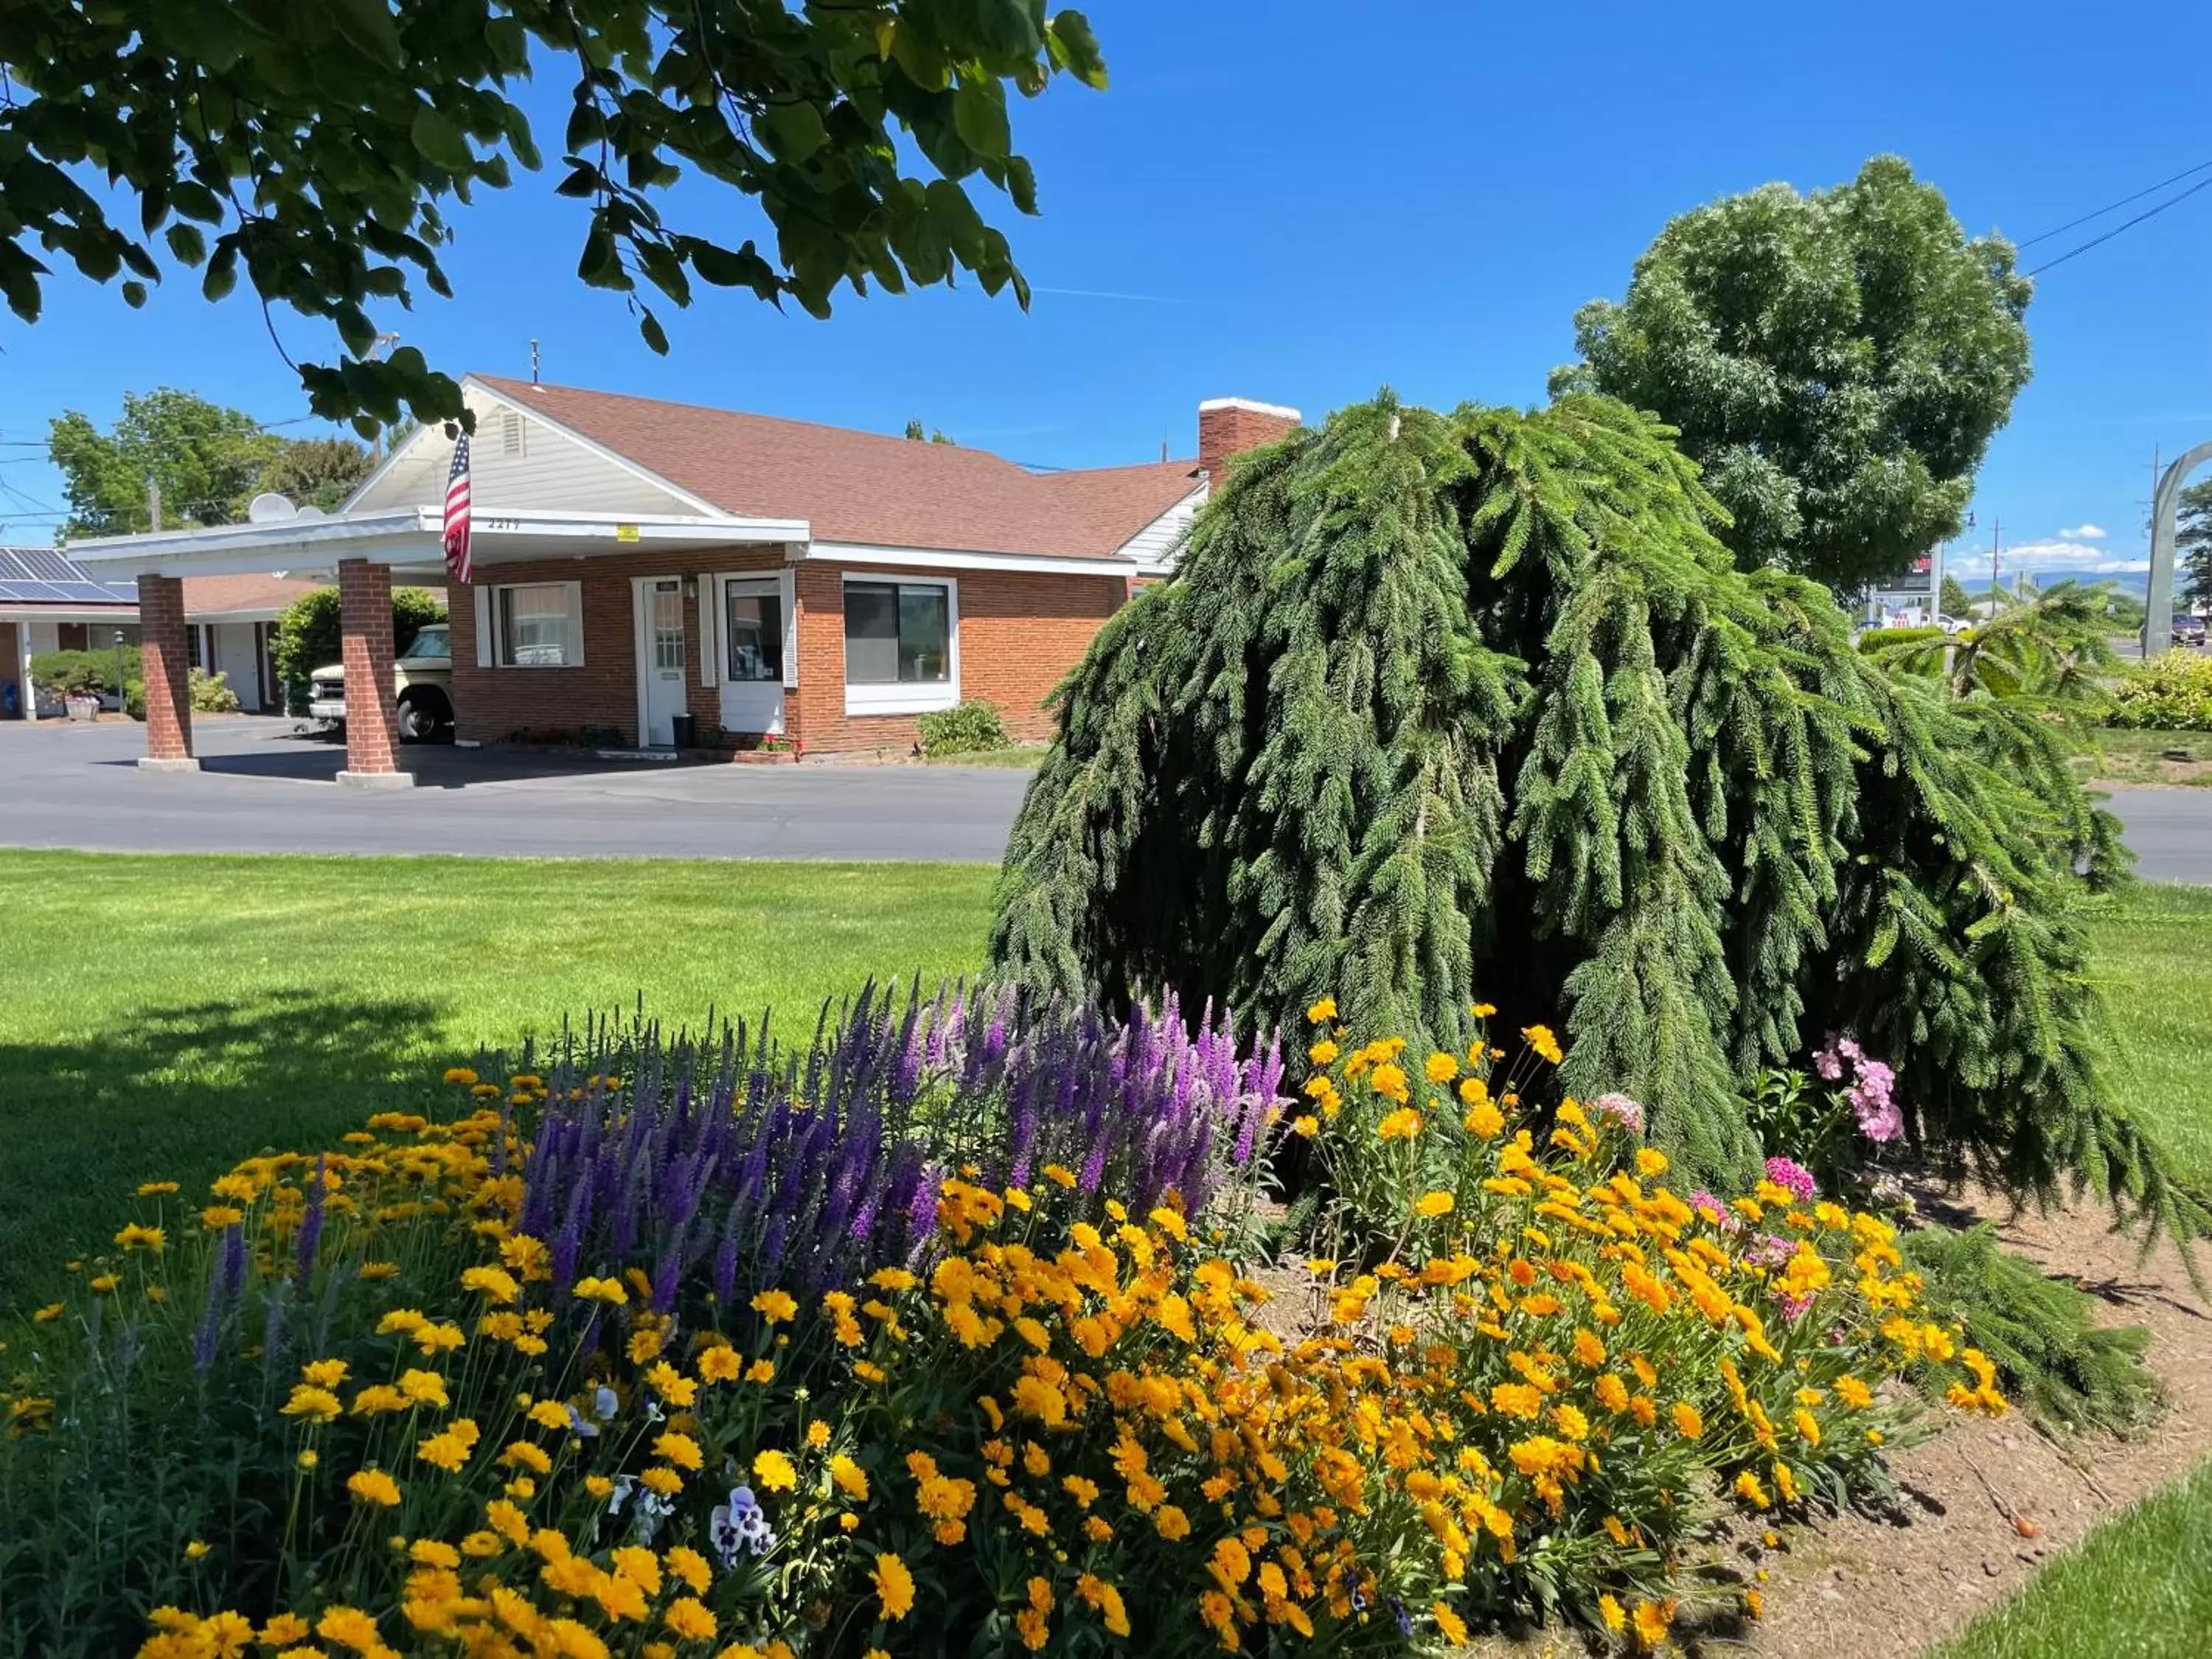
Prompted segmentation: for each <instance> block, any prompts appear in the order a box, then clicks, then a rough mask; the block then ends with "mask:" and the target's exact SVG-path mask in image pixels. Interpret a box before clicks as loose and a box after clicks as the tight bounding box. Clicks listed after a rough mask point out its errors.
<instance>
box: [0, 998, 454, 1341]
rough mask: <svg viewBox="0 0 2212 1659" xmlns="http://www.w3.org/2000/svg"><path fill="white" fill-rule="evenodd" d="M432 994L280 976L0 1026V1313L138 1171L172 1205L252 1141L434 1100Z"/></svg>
mask: <svg viewBox="0 0 2212 1659" xmlns="http://www.w3.org/2000/svg"><path fill="white" fill-rule="evenodd" d="M438 1013H439V1010H438V1009H437V1007H436V1006H435V1004H432V1003H430V1002H428V1001H425V1000H399V999H367V998H361V997H352V996H348V995H346V994H344V993H343V992H342V991H330V992H324V991H318V990H312V989H307V988H291V989H283V990H277V991H272V992H266V993H260V994H256V995H255V996H254V997H252V999H251V1000H243V1001H236V1000H221V999H210V1000H207V1001H204V1002H199V1003H195V1004H191V1005H181V1006H169V1007H161V1008H151V1009H147V1010H145V1011H143V1012H140V1013H138V1014H137V1015H136V1016H134V1017H132V1018H130V1019H129V1020H128V1021H127V1022H126V1023H121V1024H118V1025H117V1026H116V1027H115V1029H113V1030H106V1031H102V1032H100V1034H98V1035H97V1036H83V1037H79V1038H76V1039H74V1040H64V1041H49V1042H16V1041H13V1040H11V1039H9V1037H8V1036H7V1035H6V1034H5V1032H4V1031H0V1320H4V1318H5V1316H6V1315H8V1314H9V1313H21V1310H22V1307H23V1305H24V1304H25V1303H26V1302H27V1301H30V1300H43V1299H44V1298H45V1297H46V1295H49V1294H51V1293H52V1287H53V1286H54V1285H55V1284H56V1283H57V1282H58V1279H60V1277H61V1274H62V1272H63V1267H64V1263H65V1262H66V1261H70V1260H71V1259H73V1258H76V1257H79V1256H82V1255H90V1254H93V1253H94V1252H96V1251H98V1250H100V1249H102V1248H104V1247H106V1245H107V1243H108V1241H109V1240H111V1239H112V1237H114V1234H115V1231H116V1229H117V1228H118V1226H120V1225H122V1223H123V1222H124V1221H125V1220H126V1219H129V1218H131V1216H132V1214H133V1213H134V1212H135V1211H137V1210H142V1209H143V1208H144V1207H145V1206H143V1204H140V1205H134V1203H133V1201H132V1196H131V1195H132V1194H133V1192H134V1191H135V1190H136V1188H137V1186H138V1184H139V1183H140V1182H145V1181H175V1182H179V1183H181V1185H182V1189H183V1190H182V1192H181V1194H179V1196H178V1197H177V1198H174V1199H170V1200H166V1204H167V1213H168V1215H169V1216H170V1217H171V1218H179V1217H182V1216H185V1215H189V1214H190V1213H191V1211H192V1210H193V1209H196V1208H197V1206H198V1203H199V1202H200V1201H201V1200H202V1198H203V1196H204V1194H205V1193H206V1191H207V1183H208V1182H210V1181H211V1180H212V1179H214V1177H215V1176H218V1175H220V1174H221V1173H222V1171H223V1170H227V1169H228V1168H229V1167H230V1166H231V1165H233V1164H235V1163H237V1162H238V1160H239V1159H240V1158H246V1157H249V1156H251V1155H252V1154H253V1153H255V1152H261V1151H264V1150H276V1149H286V1148H301V1149H308V1148H314V1147H319V1146H335V1145H337V1138H338V1137H339V1136H341V1135H343V1134H344V1133H346V1132H347V1131H348V1130H349V1129H356V1128H358V1127H361V1124H362V1120H363V1119H364V1118H366V1117H367V1116H368V1115H369V1114H370V1113H372V1112H375V1111H379V1110H382V1109H388V1108H392V1107H398V1106H407V1105H411V1106H415V1107H417V1108H419V1107H422V1106H424V1105H427V1104H430V1103H433V1102H435V1101H438V1100H439V1099H440V1098H441V1091H440V1090H439V1087H438V1084H437V1076H436V1073H435V1071H434V1070H433V1069H432V1068H433V1066H436V1065H437V1064H438V1063H439V1060H438V1056H439V1055H440V1054H441V1053H442V1050H441V1048H440V1042H441V1033H440V1030H439V1024H438V1019H437V1016H438Z"/></svg>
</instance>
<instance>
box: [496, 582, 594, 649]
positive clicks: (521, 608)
mask: <svg viewBox="0 0 2212 1659" xmlns="http://www.w3.org/2000/svg"><path fill="white" fill-rule="evenodd" d="M492 599H493V613H494V616H495V618H496V622H495V631H496V634H497V637H498V644H499V648H498V652H497V653H496V655H495V661H496V662H497V663H498V665H500V666H501V668H574V667H576V666H578V665H580V664H581V663H582V661H583V660H584V618H583V614H582V613H583V605H582V600H581V596H580V586H579V584H577V583H575V582H530V583H526V584H523V585H520V586H513V587H498V588H494V589H493V590H492Z"/></svg>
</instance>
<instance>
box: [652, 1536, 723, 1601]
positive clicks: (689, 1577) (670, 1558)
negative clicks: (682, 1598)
mask: <svg viewBox="0 0 2212 1659" xmlns="http://www.w3.org/2000/svg"><path fill="white" fill-rule="evenodd" d="M661 1559H662V1560H664V1561H665V1562H666V1563H667V1564H668V1571H669V1573H670V1576H671V1577H674V1578H675V1579H677V1580H678V1582H679V1583H682V1584H683V1585H684V1587H685V1588H687V1589H690V1592H691V1594H692V1595H705V1594H706V1593H707V1586H708V1585H709V1584H711V1583H714V1571H713V1569H711V1568H710V1567H708V1565H707V1558H706V1557H705V1556H703V1555H702V1554H700V1553H699V1552H698V1551H696V1550H695V1549H690V1548H687V1547H685V1546H684V1545H682V1544H678V1545H677V1546H676V1547H674V1548H672V1549H671V1550H670V1551H669V1552H668V1553H667V1554H666V1555H665V1556H663V1557H662V1558H661Z"/></svg>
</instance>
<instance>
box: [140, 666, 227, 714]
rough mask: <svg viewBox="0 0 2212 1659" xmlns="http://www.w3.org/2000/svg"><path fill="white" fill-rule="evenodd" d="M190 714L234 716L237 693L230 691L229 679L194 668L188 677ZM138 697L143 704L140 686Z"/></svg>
mask: <svg viewBox="0 0 2212 1659" xmlns="http://www.w3.org/2000/svg"><path fill="white" fill-rule="evenodd" d="M189 683H190V686H191V700H192V712H193V713H194V714H236V713H237V712H238V708H239V704H238V693H237V692H235V691H234V690H231V689H230V678H229V676H228V675H226V674H210V673H209V672H208V671H207V670H205V669H204V668H195V669H193V670H192V671H191V675H190V677H189ZM138 691H139V697H140V700H141V702H143V700H144V696H145V687H144V686H143V684H141V685H140V687H139V689H138Z"/></svg>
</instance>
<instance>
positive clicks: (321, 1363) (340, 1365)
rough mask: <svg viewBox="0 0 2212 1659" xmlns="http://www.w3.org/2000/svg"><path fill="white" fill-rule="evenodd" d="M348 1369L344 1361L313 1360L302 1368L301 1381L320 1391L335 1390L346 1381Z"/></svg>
mask: <svg viewBox="0 0 2212 1659" xmlns="http://www.w3.org/2000/svg"><path fill="white" fill-rule="evenodd" d="M347 1369H348V1368H347V1365H346V1363H345V1361H344V1360H343V1359H317V1360H313V1361H311V1362H309V1363H308V1364H305V1365H302V1366H301V1367H300V1380H301V1382H303V1383H313V1384H314V1385H315V1386H316V1387H317V1388H319V1389H335V1388H336V1387H337V1385H338V1384H339V1383H343V1382H344V1381H345V1380H346V1370H347Z"/></svg>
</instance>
